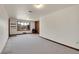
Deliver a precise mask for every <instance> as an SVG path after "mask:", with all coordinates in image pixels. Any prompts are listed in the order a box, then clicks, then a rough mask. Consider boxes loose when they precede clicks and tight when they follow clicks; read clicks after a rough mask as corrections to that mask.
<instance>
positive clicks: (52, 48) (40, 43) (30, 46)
mask: <svg viewBox="0 0 79 59" xmlns="http://www.w3.org/2000/svg"><path fill="white" fill-rule="evenodd" d="M78 53H79V51H76V50H74V49H70V48H68V47H65V46H62V45H59V44H56V43H54V42H50V41H48V40H45V39H43V38H40V37H39V36H38V34H25V35H17V36H14V37H10V39H9V41H8V43H7V45H6V47H5V49H4V50H3V54H78Z"/></svg>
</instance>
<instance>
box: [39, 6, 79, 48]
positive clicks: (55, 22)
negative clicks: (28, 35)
mask: <svg viewBox="0 0 79 59" xmlns="http://www.w3.org/2000/svg"><path fill="white" fill-rule="evenodd" d="M40 36H42V37H45V38H48V39H50V40H53V41H56V42H59V43H62V44H65V45H68V46H71V47H74V48H78V49H79V6H72V7H68V8H65V9H62V10H59V11H56V12H54V13H51V14H48V15H46V16H43V17H41V18H40Z"/></svg>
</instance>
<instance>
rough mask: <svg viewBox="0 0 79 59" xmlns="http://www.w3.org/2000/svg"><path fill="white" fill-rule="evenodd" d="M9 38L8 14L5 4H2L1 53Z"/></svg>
mask: <svg viewBox="0 0 79 59" xmlns="http://www.w3.org/2000/svg"><path fill="white" fill-rule="evenodd" d="M7 40H8V15H7V13H6V10H5V8H4V6H3V5H0V53H1V52H2V50H3V48H4V46H5V43H6V42H7Z"/></svg>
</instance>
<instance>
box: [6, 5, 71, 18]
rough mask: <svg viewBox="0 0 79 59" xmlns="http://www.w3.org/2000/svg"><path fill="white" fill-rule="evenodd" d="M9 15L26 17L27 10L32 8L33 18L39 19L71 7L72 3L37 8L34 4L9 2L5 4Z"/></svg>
mask: <svg viewBox="0 0 79 59" xmlns="http://www.w3.org/2000/svg"><path fill="white" fill-rule="evenodd" d="M4 6H5V8H6V10H7V12H8V15H9V17H14V18H17V19H26V17H27V10H31V11H32V13H31V18H33V19H38V18H39V17H41V16H44V15H46V14H48V13H51V12H55V11H57V10H60V9H63V8H66V7H70V6H72V5H68V4H66V5H65V4H45V5H44V7H43V8H41V9H37V8H35V7H34V6H33V4H7V5H4Z"/></svg>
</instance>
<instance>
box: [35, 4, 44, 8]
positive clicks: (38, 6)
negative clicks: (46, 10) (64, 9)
mask: <svg viewBox="0 0 79 59" xmlns="http://www.w3.org/2000/svg"><path fill="white" fill-rule="evenodd" d="M34 6H35V7H36V8H42V7H43V6H44V5H43V4H35V5H34Z"/></svg>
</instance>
